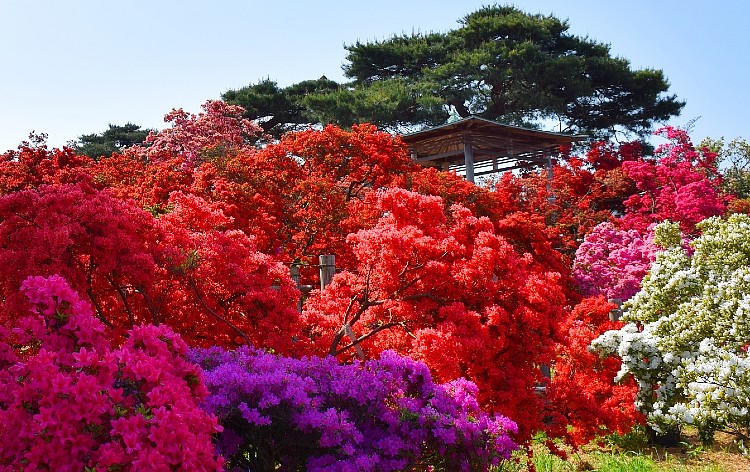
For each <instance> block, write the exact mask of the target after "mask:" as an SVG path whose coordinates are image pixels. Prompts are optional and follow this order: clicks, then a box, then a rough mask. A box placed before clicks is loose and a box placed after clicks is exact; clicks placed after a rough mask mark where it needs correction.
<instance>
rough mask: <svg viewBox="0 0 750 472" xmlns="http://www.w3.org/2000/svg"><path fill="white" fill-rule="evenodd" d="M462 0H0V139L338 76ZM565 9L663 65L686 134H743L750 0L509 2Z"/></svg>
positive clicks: (454, 14) (432, 24)
mask: <svg viewBox="0 0 750 472" xmlns="http://www.w3.org/2000/svg"><path fill="white" fill-rule="evenodd" d="M490 3H492V2H486V1H474V0H453V1H443V0H378V1H371V2H362V1H354V0H349V1H340V0H331V1H317V2H313V1H309V0H308V1H303V0H299V1H297V0H294V1H292V0H276V1H275V2H268V1H263V2H260V1H255V0H247V1H222V0H214V1H211V2H208V1H192V0H183V1H158V0H150V1H145V0H133V1H119V0H109V1H100V0H96V1H94V0H89V1H83V0H67V1H60V0H44V1H41V0H40V1H35V0H2V1H1V2H0V24H1V25H2V27H0V64H2V68H1V69H0V152H2V151H4V150H7V149H14V148H15V147H16V146H17V145H18V144H19V143H20V141H21V140H23V139H26V137H27V136H28V134H29V132H31V131H32V130H35V131H37V132H45V133H48V135H49V143H50V144H51V145H52V146H61V145H63V144H65V143H66V142H68V141H70V140H73V139H75V138H76V137H77V136H79V135H81V134H87V133H94V132H100V131H103V130H104V129H106V128H107V124H108V123H113V124H123V123H125V122H128V121H130V122H134V123H137V124H140V125H142V126H144V127H154V128H161V127H163V126H164V123H163V116H164V114H165V113H167V112H168V111H169V110H171V109H172V108H176V107H181V108H184V109H185V110H187V111H192V112H197V111H199V109H200V105H201V103H203V102H205V101H206V100H208V99H215V98H219V95H220V94H221V93H222V92H224V91H226V90H227V89H230V88H239V87H242V86H244V85H247V84H250V83H254V82H257V81H258V80H259V79H262V78H266V77H270V78H271V79H273V80H276V81H277V82H278V83H279V84H280V85H282V86H285V85H290V84H293V83H295V82H299V81H301V80H306V79H313V78H318V77H320V76H321V75H325V76H327V77H328V78H330V79H333V80H338V81H343V80H344V77H343V75H342V72H341V66H342V64H344V62H345V50H344V47H343V46H344V44H349V43H353V42H355V41H356V40H358V39H359V40H363V41H366V40H373V39H385V38H388V37H389V36H391V35H392V34H394V33H402V32H407V33H409V32H412V31H422V32H427V31H448V30H450V29H453V28H455V27H456V25H457V23H456V21H457V20H458V19H459V18H461V17H462V16H464V15H465V14H467V13H470V12H472V11H475V10H477V9H478V8H480V7H481V6H483V5H487V4H490ZM513 4H515V5H516V6H517V7H519V8H521V9H523V10H525V11H528V12H532V13H537V12H541V13H544V14H550V13H552V14H554V15H556V16H558V17H560V18H567V19H568V21H569V23H570V31H571V32H573V33H574V34H578V35H582V36H585V35H588V36H589V37H591V38H593V39H595V40H597V41H600V42H604V43H609V44H610V45H611V48H612V52H613V54H614V55H617V56H621V57H624V58H626V59H628V60H630V61H631V63H632V65H633V67H634V68H657V69H662V70H663V71H664V73H665V74H666V76H667V78H668V79H669V81H670V83H671V92H672V93H675V94H677V96H678V97H679V98H680V99H682V100H685V101H686V102H687V106H686V107H685V109H684V111H683V113H682V115H681V116H680V117H677V118H675V119H673V120H672V122H671V123H672V124H674V125H677V126H684V125H686V124H687V123H688V122H690V121H691V120H694V119H697V121H696V122H695V124H694V128H693V132H692V137H693V139H694V140H695V141H700V140H701V139H702V138H704V137H706V136H711V137H714V138H717V137H721V136H724V137H726V138H728V139H731V138H734V137H738V136H741V137H745V138H750V132H748V126H747V118H746V116H747V114H748V113H750V94H749V93H748V90H747V89H748V82H749V80H748V77H749V76H750V33H749V32H748V29H747V26H746V25H747V22H748V20H750V2H746V1H744V0H724V1H717V2H702V1H701V2H698V1H695V0H693V1H690V0H683V1H673V0H650V1H642V0H630V1H627V2H608V1H601V0H598V1H594V0H591V1H589V0H580V1H567V2H564V1H560V0H557V1H547V0H537V1H531V0H528V1H515V2H513Z"/></svg>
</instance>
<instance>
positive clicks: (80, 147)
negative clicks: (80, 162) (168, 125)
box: [74, 123, 152, 159]
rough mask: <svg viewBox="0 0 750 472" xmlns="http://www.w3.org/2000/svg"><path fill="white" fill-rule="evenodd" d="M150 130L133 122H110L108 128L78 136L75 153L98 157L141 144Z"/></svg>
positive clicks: (93, 157)
mask: <svg viewBox="0 0 750 472" xmlns="http://www.w3.org/2000/svg"><path fill="white" fill-rule="evenodd" d="M151 131H152V130H150V129H142V128H141V127H140V126H139V125H136V124H133V123H125V124H124V125H112V124H110V125H109V129H107V130H106V131H103V132H101V133H98V134H84V135H82V136H79V138H78V141H77V142H76V143H75V146H74V147H75V150H76V153H78V154H85V155H87V156H89V157H90V158H92V159H98V158H100V157H103V156H109V155H111V154H112V153H114V152H119V151H122V150H123V149H125V148H127V147H130V146H133V145H135V144H142V143H143V141H144V140H145V139H146V136H148V134H149V133H150V132H151Z"/></svg>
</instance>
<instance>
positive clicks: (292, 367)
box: [190, 347, 518, 472]
mask: <svg viewBox="0 0 750 472" xmlns="http://www.w3.org/2000/svg"><path fill="white" fill-rule="evenodd" d="M190 359H191V360H192V361H193V362H195V363H197V364H199V365H200V366H201V367H202V368H203V369H204V372H205V374H204V375H205V382H206V386H207V387H208V389H209V391H210V392H211V393H210V395H209V397H208V398H207V399H206V400H205V403H204V408H205V409H206V410H207V411H208V412H210V413H213V414H215V415H216V416H218V417H219V421H220V423H221V424H222V426H223V428H224V430H223V432H222V433H220V434H219V437H218V447H219V452H220V453H221V454H222V455H223V456H224V457H225V458H226V460H227V469H228V470H237V471H246V470H252V471H254V472H261V471H275V470H283V471H304V470H309V471H330V472H337V471H339V472H348V471H352V472H354V471H357V472H367V471H384V472H385V471H397V470H429V469H432V470H435V471H441V470H445V471H449V470H450V471H474V470H477V471H483V470H488V469H489V468H490V467H491V466H492V465H497V464H498V463H500V462H501V461H502V460H504V459H508V458H509V457H510V454H511V453H512V451H513V450H515V449H517V447H518V446H517V445H516V444H515V443H514V442H513V440H512V439H511V437H510V434H512V433H516V432H517V426H516V424H515V423H514V422H513V421H511V420H509V419H508V418H505V417H502V416H489V415H487V414H486V413H484V412H482V410H481V409H480V408H479V405H478V403H477V400H476V396H477V387H476V386H475V385H474V384H473V383H471V382H469V381H467V380H464V379H459V380H456V381H453V382H448V383H445V384H436V383H434V382H433V380H432V377H431V375H430V372H429V370H428V368H427V367H426V366H425V365H424V364H422V363H419V362H416V361H414V360H411V359H408V358H403V357H400V356H398V355H397V354H395V353H393V352H384V353H383V354H382V356H381V357H380V359H377V360H371V361H366V362H364V363H355V364H350V365H340V364H339V363H338V362H337V361H336V359H334V358H332V357H328V358H317V357H312V358H303V359H292V358H286V357H281V356H277V355H274V354H270V353H267V352H263V351H260V350H255V349H252V348H247V347H243V348H240V349H238V350H236V351H226V350H223V349H221V348H218V347H212V348H208V349H195V350H192V351H191V353H190Z"/></svg>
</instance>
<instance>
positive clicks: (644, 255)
mask: <svg viewBox="0 0 750 472" xmlns="http://www.w3.org/2000/svg"><path fill="white" fill-rule="evenodd" d="M658 249H659V248H658V247H657V246H656V245H655V244H654V235H653V233H652V232H647V233H646V234H645V235H643V234H641V232H639V231H636V230H633V229H631V230H622V229H618V228H616V227H615V225H613V224H612V223H609V222H606V223H601V224H599V225H597V226H596V227H595V228H594V229H593V230H591V232H589V233H588V234H587V235H586V238H585V239H584V240H583V243H581V245H580V246H579V247H578V250H577V251H576V258H575V261H574V263H573V276H574V277H575V279H576V281H577V282H578V287H579V289H580V291H581V294H582V295H584V296H587V297H589V296H596V295H604V296H605V297H606V298H608V299H620V300H623V301H625V300H627V299H629V298H630V297H632V296H633V295H635V294H636V293H638V291H639V290H640V288H641V281H642V280H643V277H645V276H646V273H647V272H648V270H649V269H650V268H651V264H653V262H654V260H655V259H656V253H657V251H658Z"/></svg>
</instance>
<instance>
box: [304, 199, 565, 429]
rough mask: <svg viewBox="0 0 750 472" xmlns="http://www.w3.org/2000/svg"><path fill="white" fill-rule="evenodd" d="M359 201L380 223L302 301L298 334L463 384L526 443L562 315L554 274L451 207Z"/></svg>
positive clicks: (331, 349)
mask: <svg viewBox="0 0 750 472" xmlns="http://www.w3.org/2000/svg"><path fill="white" fill-rule="evenodd" d="M370 197H371V198H370V199H368V200H366V202H365V205H366V206H368V207H370V208H371V209H372V211H373V212H374V213H376V214H379V215H380V218H379V219H378V220H377V223H376V224H375V225H374V227H372V228H369V229H362V230H360V231H358V232H356V233H353V234H351V235H350V236H349V237H348V238H347V246H348V249H347V250H349V251H351V252H352V254H353V255H354V257H355V259H356V265H354V266H353V267H351V268H350V269H349V270H346V271H342V272H340V273H338V274H337V275H336V276H335V277H334V279H333V282H332V284H331V285H329V286H328V287H327V288H326V289H325V290H324V291H323V292H322V293H317V294H315V295H314V296H313V297H312V298H311V299H310V300H308V302H307V303H306V305H305V308H304V313H303V319H304V323H305V325H306V326H307V335H308V337H309V338H310V339H311V341H312V342H313V343H314V344H315V345H316V346H317V348H318V350H319V352H320V353H321V354H324V353H329V354H333V355H338V356H341V358H344V359H347V358H350V357H351V356H352V355H353V354H354V349H353V344H357V345H359V346H361V348H362V349H363V351H364V353H365V354H366V355H368V356H373V355H378V354H379V353H380V352H383V351H385V350H395V351H397V352H399V353H400V354H402V355H407V356H410V357H412V358H414V359H417V360H420V361H422V362H424V363H425V364H427V365H428V366H429V367H430V369H432V371H433V372H434V375H435V376H436V378H437V379H438V380H439V381H447V380H452V379H455V378H457V377H466V378H468V379H469V380H471V381H472V382H475V383H476V384H477V385H478V387H479V401H480V403H481V404H482V405H483V406H484V407H485V408H489V409H490V410H491V411H498V412H500V413H502V414H503V415H506V416H508V417H511V418H513V419H514V420H515V421H516V422H517V423H518V425H519V429H520V431H521V438H522V439H526V438H528V437H530V435H531V433H532V432H533V431H534V430H536V429H538V428H541V427H542V412H541V410H542V403H543V401H542V399H541V398H540V397H539V396H538V395H536V394H535V391H534V387H535V386H536V385H537V384H538V383H539V382H543V378H542V375H541V373H540V371H539V368H538V366H539V365H541V364H545V363H549V361H550V360H551V358H552V355H553V352H552V350H553V347H552V345H553V344H552V343H551V342H550V339H553V338H555V337H556V336H557V329H556V327H557V323H558V320H559V319H561V318H562V317H563V306H564V304H565V299H566V296H565V291H564V288H563V287H562V284H561V279H562V276H561V274H560V273H558V272H554V271H550V270H549V269H548V268H546V267H545V266H544V265H543V264H539V263H538V262H537V261H536V260H535V257H534V255H533V254H532V253H531V252H524V253H521V252H519V251H517V250H516V249H515V247H514V246H513V245H511V244H510V243H509V242H508V241H507V240H506V239H505V238H504V237H503V236H501V235H500V234H498V232H497V231H496V229H495V225H494V224H493V223H492V221H490V220H489V219H488V218H477V217H476V216H474V215H472V213H471V211H469V210H468V209H467V208H465V207H463V206H461V205H453V206H452V207H451V208H450V209H449V210H446V209H445V207H444V203H443V201H442V199H441V198H440V197H437V196H425V195H420V194H417V193H414V192H409V191H406V190H403V189H397V188H393V189H388V190H384V191H380V192H377V193H373V194H371V196H370ZM530 250H531V248H530ZM350 333H351V334H350ZM351 336H354V337H355V338H356V342H352V340H351Z"/></svg>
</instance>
